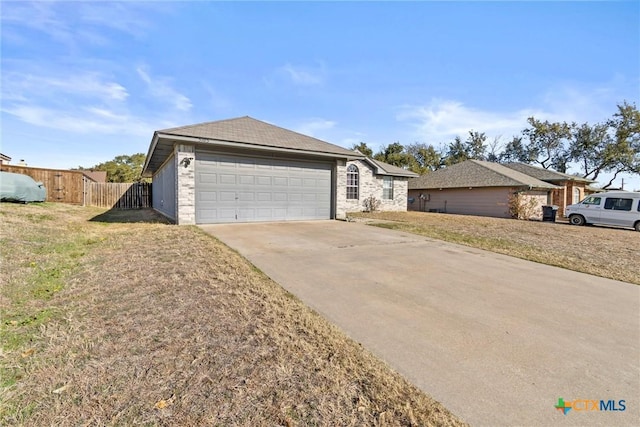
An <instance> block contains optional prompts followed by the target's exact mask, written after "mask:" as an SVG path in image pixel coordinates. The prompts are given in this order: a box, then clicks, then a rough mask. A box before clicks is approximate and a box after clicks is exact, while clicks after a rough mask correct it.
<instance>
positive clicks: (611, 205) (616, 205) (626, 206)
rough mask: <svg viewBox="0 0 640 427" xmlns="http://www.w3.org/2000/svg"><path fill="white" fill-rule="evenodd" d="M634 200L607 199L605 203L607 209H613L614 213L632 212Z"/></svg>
mask: <svg viewBox="0 0 640 427" xmlns="http://www.w3.org/2000/svg"><path fill="white" fill-rule="evenodd" d="M632 203H633V199H621V198H618V197H607V200H605V202H604V208H605V209H612V210H614V211H630V210H631V204H632Z"/></svg>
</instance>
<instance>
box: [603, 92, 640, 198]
mask: <svg viewBox="0 0 640 427" xmlns="http://www.w3.org/2000/svg"><path fill="white" fill-rule="evenodd" d="M607 124H608V125H609V126H610V127H611V128H612V130H613V134H614V137H613V140H614V144H612V146H611V147H610V153H609V155H610V156H611V157H613V159H614V161H613V166H612V167H610V168H609V171H610V172H613V177H612V178H611V180H610V181H609V182H608V183H607V184H606V185H605V186H604V187H603V188H608V187H610V186H611V184H613V181H614V180H615V179H616V177H617V176H618V175H619V174H620V173H623V172H626V173H630V174H633V175H640V111H638V108H637V107H636V105H635V104H629V103H627V102H626V101H624V102H623V103H622V104H618V112H616V113H615V114H614V115H613V118H611V119H610V120H609V121H608V122H607Z"/></svg>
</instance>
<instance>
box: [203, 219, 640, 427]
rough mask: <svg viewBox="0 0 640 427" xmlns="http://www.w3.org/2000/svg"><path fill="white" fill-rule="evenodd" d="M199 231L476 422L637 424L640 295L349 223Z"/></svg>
mask: <svg viewBox="0 0 640 427" xmlns="http://www.w3.org/2000/svg"><path fill="white" fill-rule="evenodd" d="M202 229H204V230H205V231H207V232H209V233H211V234H213V235H214V236H215V237H217V238H218V239H220V240H221V241H223V242H224V243H226V244H227V245H228V246H230V247H232V248H234V249H236V250H238V251H239V252H240V253H241V254H242V255H243V256H245V257H246V258H247V259H249V260H250V261H251V262H252V263H253V264H254V265H256V266H257V267H258V268H260V269H261V270H262V271H263V272H264V273H266V274H267V275H268V276H270V277H271V278H272V279H273V280H275V281H276V282H278V283H279V284H280V285H282V286H283V287H284V288H285V289H287V290H288V291H290V292H291V293H293V294H295V295H296V296H297V297H299V298H300V299H301V300H302V301H304V302H305V303H306V304H307V305H309V306H310V307H312V308H314V309H315V310H316V311H318V312H319V313H321V314H322V315H323V316H325V317H326V318H327V319H329V320H330V321H331V322H333V323H334V324H336V325H338V326H339V327H340V328H342V329H343V330H344V331H345V332H346V333H347V334H348V335H349V336H350V337H352V338H353V339H354V340H355V341H357V342H360V343H362V344H363V345H364V346H365V347H367V348H368V349H369V350H371V351H372V352H373V353H374V354H376V355H377V356H378V357H380V358H381V359H383V360H385V361H386V362H387V363H388V364H389V365H390V366H391V367H393V368H394V369H395V370H397V371H398V372H400V373H401V374H403V375H404V376H405V377H406V378H408V379H409V380H410V381H411V382H413V383H414V384H416V385H417V386H418V387H420V388H421V389H422V390H424V391H425V392H426V393H427V394H429V395H431V396H433V398H435V399H436V400H438V401H440V402H442V403H443V404H444V405H445V406H446V407H447V408H449V409H450V410H451V411H452V412H453V413H455V414H456V415H458V416H460V417H461V418H462V419H464V420H466V421H467V422H469V423H471V424H472V425H483V426H496V425H522V426H543V425H601V426H611V425H616V426H623V425H638V422H639V420H640V286H636V285H631V284H628V283H623V282H617V281H614V280H608V279H602V278H598V277H594V276H590V275H587V274H582V273H576V272H572V271H568V270H564V269H560V268H555V267H550V266H546V265H542V264H537V263H533V262H528V261H523V260H520V259H516V258H511V257H508V256H503V255H498V254H494V253H491V252H486V251H482V250H476V249H471V248H468V247H465V246H459V245H454V244H449V243H444V242H441V241H437V240H432V239H428V238H425V237H420V236H415V235H411V234H407V233H403V232H397V231H391V230H385V229H381V228H377V227H371V226H367V225H363V224H359V223H346V222H339V221H314V222H285V223H258V224H231V225H207V226H202ZM558 398H563V399H564V401H565V402H568V401H574V400H576V399H586V400H597V401H600V400H605V401H609V400H615V403H616V406H615V407H616V409H619V408H621V406H620V404H619V402H618V401H620V400H624V401H625V402H624V404H625V407H626V410H625V411H588V410H581V409H582V408H587V409H591V407H592V406H591V404H590V403H582V402H577V404H576V407H575V408H574V409H572V410H570V411H569V412H568V413H567V414H566V415H563V413H562V412H561V411H558V410H557V409H555V408H554V405H556V404H557V402H558ZM598 406H599V405H598ZM609 408H611V406H609Z"/></svg>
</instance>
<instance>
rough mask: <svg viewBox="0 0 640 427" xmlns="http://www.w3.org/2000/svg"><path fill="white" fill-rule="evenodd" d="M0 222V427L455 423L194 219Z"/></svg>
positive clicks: (41, 212) (8, 210)
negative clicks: (187, 223)
mask: <svg viewBox="0 0 640 427" xmlns="http://www.w3.org/2000/svg"><path fill="white" fill-rule="evenodd" d="M92 217H96V219H97V220H98V221H88V220H89V219H90V218H92ZM137 219H141V220H144V221H145V222H136V220H137ZM0 220H1V224H2V225H1V236H0V237H1V240H2V241H1V243H2V253H1V255H2V262H3V265H2V277H1V279H2V283H3V286H2V291H1V295H2V296H1V298H2V299H1V300H0V303H1V307H2V311H3V314H2V325H1V326H2V330H1V332H2V345H3V352H2V354H0V368H1V372H0V374H1V376H2V384H0V387H1V388H0V393H1V395H0V424H2V425H38V426H39V425H59V426H65V425H134V424H144V425H251V426H253V425H270V426H274V425H287V426H290V425H301V426H302V425H304V426H306V425H345V426H347V425H462V423H461V422H460V421H459V420H457V419H456V418H455V417H454V416H453V415H451V414H450V413H449V412H448V411H447V410H446V409H445V408H443V407H442V406H441V405H440V404H438V403H437V402H435V401H433V400H432V399H430V398H429V397H428V396H426V395H425V394H423V393H422V392H420V391H419V390H417V389H416V388H415V387H414V386H412V385H410V384H409V383H407V381H405V380H404V379H403V378H402V377H400V376H399V375H398V374H396V373H395V372H393V371H392V370H391V369H390V368H389V367H388V366H386V365H385V364H383V363H382V362H381V361H379V360H378V359H376V358H375V357H373V356H372V355H371V354H370V353H369V352H367V351H365V350H364V349H363V348H362V347H361V346H360V345H358V344H357V343H355V342H353V341H351V340H350V339H348V338H347V337H345V335H344V334H343V333H342V332H341V331H339V330H338V329H337V328H335V327H333V326H331V325H330V324H328V323H327V322H326V321H325V320H323V319H322V318H321V317H320V316H319V315H317V314H316V313H314V312H312V311H311V310H310V309H308V308H307V307H306V306H304V305H303V304H302V303H301V302H299V301H298V300H297V299H296V298H294V297H292V296H291V295H290V294H288V293H287V292H286V291H284V290H283V289H282V288H281V287H280V286H278V285H277V284H275V283H274V282H272V281H271V280H269V279H268V278H267V277H266V276H265V275H263V274H262V273H261V272H259V271H257V270H256V269H255V268H253V267H252V266H251V265H250V264H249V263H248V262H247V261H246V260H244V259H243V258H242V257H240V256H239V255H238V254H236V253H235V252H233V251H231V250H230V249H228V248H227V247H226V246H224V245H223V244H222V243H220V242H218V241H216V240H214V239H213V238H211V237H210V236H208V235H205V234H204V233H202V232H200V231H199V230H198V229H197V228H195V227H177V226H172V225H167V224H163V223H162V220H161V218H157V217H155V216H154V215H153V214H152V213H150V211H132V212H128V213H115V214H114V213H106V214H104V211H100V210H96V209H89V208H82V207H74V206H67V205H55V204H43V205H27V206H24V205H8V204H2V205H0ZM153 221H157V222H155V223H154V222H153Z"/></svg>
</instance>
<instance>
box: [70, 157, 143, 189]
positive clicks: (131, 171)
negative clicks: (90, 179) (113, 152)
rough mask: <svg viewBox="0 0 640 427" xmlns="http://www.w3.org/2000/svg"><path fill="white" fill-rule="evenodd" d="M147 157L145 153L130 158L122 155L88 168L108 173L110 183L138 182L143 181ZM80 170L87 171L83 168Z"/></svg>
mask: <svg viewBox="0 0 640 427" xmlns="http://www.w3.org/2000/svg"><path fill="white" fill-rule="evenodd" d="M145 159H146V155H144V154H143V153H136V154H132V155H130V156H128V155H125V154H123V155H120V156H116V157H115V158H114V159H113V160H109V161H107V162H103V163H99V164H97V165H95V166H93V167H92V168H86V169H91V170H96V171H105V172H107V181H108V182H136V181H141V180H142V177H141V176H140V175H141V174H142V167H143V166H144V161H145ZM78 169H80V170H85V168H83V167H82V166H80V167H79V168H78Z"/></svg>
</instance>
